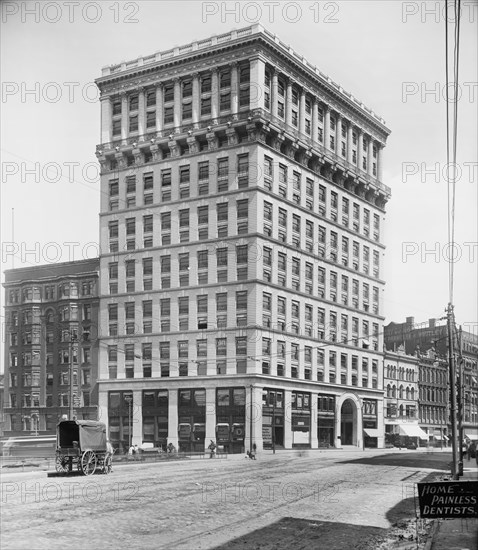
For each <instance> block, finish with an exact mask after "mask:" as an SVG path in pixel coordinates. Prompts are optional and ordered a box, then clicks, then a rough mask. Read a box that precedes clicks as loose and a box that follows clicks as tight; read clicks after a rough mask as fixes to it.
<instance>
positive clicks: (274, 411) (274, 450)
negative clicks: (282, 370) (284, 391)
mask: <svg viewBox="0 0 478 550" xmlns="http://www.w3.org/2000/svg"><path fill="white" fill-rule="evenodd" d="M276 399H277V390H276V391H275V392H274V401H273V402H272V453H273V454H276V434H275V431H276Z"/></svg>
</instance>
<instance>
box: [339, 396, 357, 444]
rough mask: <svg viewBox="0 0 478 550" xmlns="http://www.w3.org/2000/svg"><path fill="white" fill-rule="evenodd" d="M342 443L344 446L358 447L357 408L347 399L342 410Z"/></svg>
mask: <svg viewBox="0 0 478 550" xmlns="http://www.w3.org/2000/svg"><path fill="white" fill-rule="evenodd" d="M340 441H341V443H342V445H357V408H356V406H355V404H354V402H353V401H352V400H351V399H346V400H345V401H344V402H343V403H342V407H341V409H340Z"/></svg>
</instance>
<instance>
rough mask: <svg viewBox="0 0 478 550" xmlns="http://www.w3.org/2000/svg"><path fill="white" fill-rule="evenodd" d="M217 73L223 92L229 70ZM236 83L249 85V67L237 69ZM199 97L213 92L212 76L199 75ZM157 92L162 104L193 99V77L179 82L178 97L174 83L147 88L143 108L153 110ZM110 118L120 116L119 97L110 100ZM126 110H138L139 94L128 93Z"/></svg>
mask: <svg viewBox="0 0 478 550" xmlns="http://www.w3.org/2000/svg"><path fill="white" fill-rule="evenodd" d="M215 70H217V71H218V89H219V90H224V89H228V88H230V87H231V76H232V74H231V68H230V67H223V68H218V69H215ZM237 70H238V83H239V84H249V82H250V66H249V63H247V64H246V63H244V64H242V65H240V66H239V67H238V69H237ZM199 90H200V95H201V96H202V95H204V94H206V95H209V94H211V93H212V92H213V88H212V74H211V73H210V72H208V73H203V74H201V75H199ZM158 91H159V92H160V93H161V99H162V102H163V103H173V102H174V101H175V99H176V100H181V99H188V98H192V97H193V76H192V75H190V76H186V77H183V78H182V79H181V81H180V86H179V91H180V96H179V97H178V96H175V87H174V81H169V82H163V83H162V85H161V87H160V88H158V87H149V88H146V89H145V90H144V97H145V107H146V108H147V109H148V108H154V107H156V106H157V97H158V95H157V94H158ZM110 101H111V104H112V116H113V117H115V116H120V115H121V114H122V109H123V101H122V99H121V96H115V97H112V98H111V100H110ZM127 110H128V112H129V113H131V112H135V111H138V110H139V92H130V93H129V94H128V95H127Z"/></svg>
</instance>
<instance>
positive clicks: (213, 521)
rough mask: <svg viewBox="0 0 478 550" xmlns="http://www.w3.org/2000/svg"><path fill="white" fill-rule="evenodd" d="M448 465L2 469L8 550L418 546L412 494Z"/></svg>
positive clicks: (423, 460) (403, 456)
mask: <svg viewBox="0 0 478 550" xmlns="http://www.w3.org/2000/svg"><path fill="white" fill-rule="evenodd" d="M449 460H450V458H449V455H448V454H447V453H435V454H434V455H427V454H425V453H413V452H411V451H402V452H398V451H392V452H390V451H387V452H385V451H367V452H360V451H358V452H355V451H352V452H319V451H309V452H305V453H300V454H299V453H295V452H283V453H280V454H279V453H278V454H276V455H272V454H268V455H263V456H259V458H258V460H256V461H253V460H249V459H244V457H242V456H230V457H229V458H227V459H223V460H220V459H213V460H210V459H207V458H205V459H194V460H182V461H174V462H173V461H171V462H167V463H164V462H162V463H152V464H147V463H130V464H118V465H115V467H114V471H113V472H112V474H110V475H108V476H106V475H101V474H100V475H94V476H90V477H62V478H47V476H46V473H45V472H39V471H34V472H24V473H22V472H18V471H12V470H9V471H8V473H5V472H6V471H5V469H4V470H3V472H2V479H1V490H2V513H1V520H2V525H1V527H2V529H1V531H2V533H1V539H0V541H1V547H2V549H3V550H10V549H25V548H31V549H33V550H36V549H38V550H40V549H43V548H45V549H46V548H48V549H56V548H61V549H62V550H63V549H64V548H70V549H80V548H92V547H94V548H104V549H109V548H112V549H113V548H114V549H116V548H118V547H123V548H138V549H140V548H168V549H173V548H178V549H187V550H191V549H198V550H200V549H201V550H202V549H207V548H224V549H226V548H227V549H233V550H234V549H237V548H248V549H250V548H257V549H262V550H266V549H267V550H269V549H273V548H274V549H277V548H284V549H285V548H291V547H294V548H295V549H300V548H304V549H305V548H314V549H322V548H324V549H325V548H326V549H328V550H330V549H337V550H339V549H344V550H345V549H349V548H354V549H363V550H371V549H373V548H386V547H387V544H388V542H387V541H389V540H391V539H390V537H391V536H392V538H393V530H391V528H392V526H394V527H395V530H396V529H397V524H398V527H399V528H400V526H401V528H402V531H403V532H404V533H406V534H407V537H408V536H411V537H413V535H414V531H415V527H416V523H415V522H414V521H413V522H411V523H408V524H407V520H412V519H413V518H414V516H415V504H414V483H416V482H417V481H421V480H423V479H425V478H427V477H428V478H430V477H431V476H433V475H437V472H439V471H440V470H445V469H446V465H447V463H448V462H449ZM434 472H435V473H434ZM440 473H441V474H443V473H444V471H441V472H440ZM418 527H419V528H420V529H422V528H424V527H426V526H425V525H423V524H421V523H419V525H418ZM402 538H403V536H402ZM405 547H406V546H401V548H405Z"/></svg>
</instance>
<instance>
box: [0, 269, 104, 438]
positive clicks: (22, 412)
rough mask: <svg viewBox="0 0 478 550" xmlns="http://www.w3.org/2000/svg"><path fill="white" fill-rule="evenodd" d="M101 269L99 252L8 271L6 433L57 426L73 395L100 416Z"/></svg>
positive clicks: (88, 413)
mask: <svg viewBox="0 0 478 550" xmlns="http://www.w3.org/2000/svg"><path fill="white" fill-rule="evenodd" d="M98 274H99V261H98V259H93V260H82V261H78V262H65V263H59V264H48V265H44V266H35V267H27V268H20V269H11V270H7V271H5V283H4V287H5V304H6V305H5V318H6V325H5V326H6V328H5V336H6V338H5V380H4V384H5V408H4V420H5V422H4V435H5V436H16V435H31V434H35V435H46V434H54V433H55V430H56V424H57V422H58V421H59V420H60V418H61V417H62V415H64V414H66V415H68V414H69V412H70V410H69V404H70V400H71V396H73V399H74V403H73V405H74V414H75V415H76V417H77V418H79V419H96V418H97V416H98V408H97V404H98V389H97V386H96V379H97V377H98V332H99V327H98V305H99V303H98ZM71 382H72V383H73V385H72V386H71ZM70 386H71V387H72V390H71V391H70Z"/></svg>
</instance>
